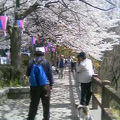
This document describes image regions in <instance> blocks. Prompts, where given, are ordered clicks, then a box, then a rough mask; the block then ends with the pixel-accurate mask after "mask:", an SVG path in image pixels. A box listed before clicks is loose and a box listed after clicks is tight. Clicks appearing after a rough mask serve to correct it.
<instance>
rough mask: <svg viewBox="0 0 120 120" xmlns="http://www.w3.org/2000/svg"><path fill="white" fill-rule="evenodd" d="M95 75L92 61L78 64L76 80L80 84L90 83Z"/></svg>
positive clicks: (88, 60)
mask: <svg viewBox="0 0 120 120" xmlns="http://www.w3.org/2000/svg"><path fill="white" fill-rule="evenodd" d="M93 74H94V68H93V64H92V61H91V60H90V59H88V58H86V59H85V60H83V61H81V62H80V63H77V64H76V79H77V81H78V82H80V83H89V82H90V81H91V77H92V75H93Z"/></svg>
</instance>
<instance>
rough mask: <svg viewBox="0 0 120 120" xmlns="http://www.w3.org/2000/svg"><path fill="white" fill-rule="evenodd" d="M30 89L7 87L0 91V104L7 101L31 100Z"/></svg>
mask: <svg viewBox="0 0 120 120" xmlns="http://www.w3.org/2000/svg"><path fill="white" fill-rule="evenodd" d="M29 92H30V87H6V88H3V89H2V90H0V104H1V103H3V102H4V101H5V100H6V99H23V98H24V99H25V98H29V96H30V94H29Z"/></svg>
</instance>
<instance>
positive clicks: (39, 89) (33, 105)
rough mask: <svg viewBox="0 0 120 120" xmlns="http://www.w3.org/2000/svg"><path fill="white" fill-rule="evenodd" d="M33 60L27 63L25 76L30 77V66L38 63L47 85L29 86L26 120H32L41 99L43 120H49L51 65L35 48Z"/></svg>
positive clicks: (51, 80)
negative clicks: (28, 105) (28, 104)
mask: <svg viewBox="0 0 120 120" xmlns="http://www.w3.org/2000/svg"><path fill="white" fill-rule="evenodd" d="M35 55H36V57H35V59H33V60H31V61H30V62H29V65H28V67H27V71H26V75H27V76H30V73H31V69H32V66H33V64H34V63H35V62H37V63H40V64H41V65H42V67H43V70H44V72H45V74H46V76H47V79H48V83H49V84H48V83H47V84H46V85H44V86H40V85H38V86H36V87H33V86H30V99H31V102H30V107H29V113H28V118H27V120H34V119H35V116H36V113H37V109H38V105H39V101H40V99H41V101H42V106H43V120H49V119H50V91H51V89H52V86H53V75H52V67H51V64H50V63H49V62H48V61H47V60H46V59H45V58H44V52H43V51H41V50H40V49H39V48H38V49H37V48H36V51H35Z"/></svg>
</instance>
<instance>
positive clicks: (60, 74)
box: [59, 55, 64, 78]
mask: <svg viewBox="0 0 120 120" xmlns="http://www.w3.org/2000/svg"><path fill="white" fill-rule="evenodd" d="M63 69H64V60H63V55H61V56H60V59H59V78H63Z"/></svg>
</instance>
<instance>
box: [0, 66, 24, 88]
mask: <svg viewBox="0 0 120 120" xmlns="http://www.w3.org/2000/svg"><path fill="white" fill-rule="evenodd" d="M22 75H23V70H22V69H20V70H17V69H16V68H14V67H13V66H11V65H0V77H1V80H0V83H1V84H2V86H9V85H11V84H12V82H13V84H15V83H16V84H19V83H20V79H21V76H22ZM16 81H17V82H16Z"/></svg>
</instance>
